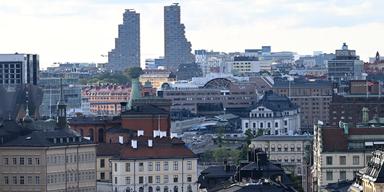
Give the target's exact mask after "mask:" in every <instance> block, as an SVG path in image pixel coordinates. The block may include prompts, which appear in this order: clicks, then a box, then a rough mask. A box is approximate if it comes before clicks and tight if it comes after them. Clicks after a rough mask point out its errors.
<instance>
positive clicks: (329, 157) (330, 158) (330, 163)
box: [326, 156, 332, 165]
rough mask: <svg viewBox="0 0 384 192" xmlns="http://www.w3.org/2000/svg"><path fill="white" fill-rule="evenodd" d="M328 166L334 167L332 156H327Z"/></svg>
mask: <svg viewBox="0 0 384 192" xmlns="http://www.w3.org/2000/svg"><path fill="white" fill-rule="evenodd" d="M326 158H327V165H332V157H331V156H327V157H326Z"/></svg>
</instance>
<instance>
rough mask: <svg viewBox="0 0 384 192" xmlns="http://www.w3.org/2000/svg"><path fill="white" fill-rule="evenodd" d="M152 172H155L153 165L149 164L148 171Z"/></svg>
mask: <svg viewBox="0 0 384 192" xmlns="http://www.w3.org/2000/svg"><path fill="white" fill-rule="evenodd" d="M152 170H153V163H152V162H148V171H152Z"/></svg>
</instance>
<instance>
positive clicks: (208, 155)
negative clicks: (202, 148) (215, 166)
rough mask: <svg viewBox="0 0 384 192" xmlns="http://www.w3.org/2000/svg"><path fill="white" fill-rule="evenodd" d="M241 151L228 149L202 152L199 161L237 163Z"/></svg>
mask: <svg viewBox="0 0 384 192" xmlns="http://www.w3.org/2000/svg"><path fill="white" fill-rule="evenodd" d="M240 153H241V151H240V150H238V149H230V148H222V147H220V148H217V149H213V150H210V151H206V152H204V153H203V154H202V155H201V156H200V160H201V161H203V162H224V160H228V161H231V162H239V160H240Z"/></svg>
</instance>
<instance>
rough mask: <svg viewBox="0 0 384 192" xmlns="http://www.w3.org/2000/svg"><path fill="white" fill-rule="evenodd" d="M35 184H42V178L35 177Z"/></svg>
mask: <svg viewBox="0 0 384 192" xmlns="http://www.w3.org/2000/svg"><path fill="white" fill-rule="evenodd" d="M35 183H36V184H37V185H39V184H40V176H36V177H35Z"/></svg>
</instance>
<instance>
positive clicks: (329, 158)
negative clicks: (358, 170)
mask: <svg viewBox="0 0 384 192" xmlns="http://www.w3.org/2000/svg"><path fill="white" fill-rule="evenodd" d="M367 161H368V157H367ZM334 164H335V163H334V162H333V156H326V165H334ZM346 164H347V156H339V165H346ZM359 164H360V156H358V155H354V156H352V165H359Z"/></svg>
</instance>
